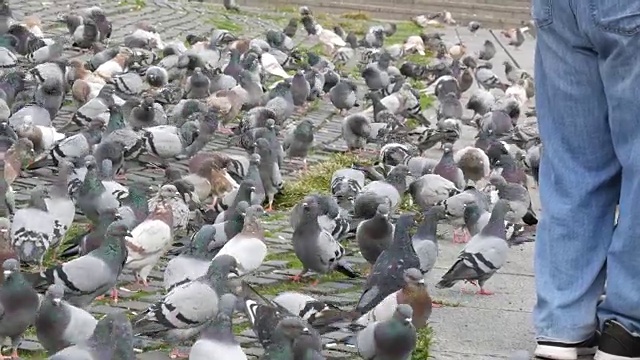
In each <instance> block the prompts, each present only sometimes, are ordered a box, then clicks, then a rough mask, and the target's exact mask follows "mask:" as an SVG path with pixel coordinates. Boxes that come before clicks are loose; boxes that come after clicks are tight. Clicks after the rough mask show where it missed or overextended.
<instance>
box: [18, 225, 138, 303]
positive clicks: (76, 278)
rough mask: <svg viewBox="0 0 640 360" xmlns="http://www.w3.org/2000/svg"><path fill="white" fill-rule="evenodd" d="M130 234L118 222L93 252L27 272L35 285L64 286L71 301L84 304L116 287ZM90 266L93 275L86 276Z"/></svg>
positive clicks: (114, 296)
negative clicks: (34, 271) (126, 238)
mask: <svg viewBox="0 0 640 360" xmlns="http://www.w3.org/2000/svg"><path fill="white" fill-rule="evenodd" d="M127 236H129V237H130V236H131V233H130V232H129V230H128V229H127V227H126V226H125V225H124V224H122V223H119V222H115V223H113V224H111V225H109V227H108V228H107V232H106V234H105V238H104V240H103V241H102V244H101V245H100V247H98V248H97V249H95V250H93V251H91V252H90V253H88V254H86V255H84V256H81V257H78V258H75V259H73V260H70V261H68V262H66V263H62V264H59V265H56V266H53V267H50V268H48V269H46V270H45V271H42V272H40V273H34V274H25V276H26V277H27V280H29V281H30V282H31V283H32V284H33V286H34V287H35V288H36V289H40V288H43V287H48V286H49V285H51V284H60V285H62V286H64V298H65V300H67V301H68V302H69V304H71V305H74V306H77V307H80V308H85V307H86V306H88V305H89V304H91V302H92V301H93V300H94V299H95V298H97V297H98V296H101V295H103V294H104V293H105V292H107V291H108V290H109V289H112V290H113V291H114V292H112V296H113V298H114V300H116V301H117V292H116V291H115V289H114V286H115V285H116V281H117V280H118V276H120V273H121V272H122V267H123V265H124V261H125V260H126V258H127V249H126V246H125V241H126V240H125V237H127ZM87 269H89V271H91V276H87V271H88V270H87Z"/></svg>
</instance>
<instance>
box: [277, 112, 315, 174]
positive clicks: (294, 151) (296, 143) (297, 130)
mask: <svg viewBox="0 0 640 360" xmlns="http://www.w3.org/2000/svg"><path fill="white" fill-rule="evenodd" d="M313 128H314V125H313V122H311V120H308V119H305V120H302V121H301V122H299V123H298V125H296V126H295V127H292V128H291V130H290V131H289V132H288V133H287V134H286V135H285V138H284V141H283V143H282V149H283V150H284V151H286V154H287V156H288V157H289V158H301V159H302V164H303V165H304V170H307V154H308V153H309V150H310V149H311V146H312V145H313V138H314V137H313Z"/></svg>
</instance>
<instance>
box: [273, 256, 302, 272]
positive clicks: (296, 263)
mask: <svg viewBox="0 0 640 360" xmlns="http://www.w3.org/2000/svg"><path fill="white" fill-rule="evenodd" d="M264 260H265V261H272V260H278V261H286V262H287V265H286V266H285V267H286V268H287V269H302V262H300V259H298V257H297V256H296V254H295V253H293V252H285V253H277V254H269V255H267V257H266V258H265V259H264Z"/></svg>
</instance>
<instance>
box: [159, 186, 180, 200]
mask: <svg viewBox="0 0 640 360" xmlns="http://www.w3.org/2000/svg"><path fill="white" fill-rule="evenodd" d="M159 193H160V198H162V199H164V200H169V199H177V198H178V197H179V196H180V193H179V192H178V189H177V188H176V187H175V185H171V184H167V185H163V186H162V187H161V188H160V191H159Z"/></svg>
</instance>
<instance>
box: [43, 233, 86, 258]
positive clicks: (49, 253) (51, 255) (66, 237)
mask: <svg viewBox="0 0 640 360" xmlns="http://www.w3.org/2000/svg"><path fill="white" fill-rule="evenodd" d="M88 226H89V225H88V224H77V223H76V224H71V227H69V230H67V232H66V233H65V234H64V238H63V239H62V241H61V242H60V244H58V246H56V248H55V249H53V251H47V253H46V255H45V256H44V260H43V262H42V263H43V265H44V266H45V267H49V266H54V265H56V264H57V261H56V259H57V257H58V252H59V251H62V250H64V248H65V246H64V245H65V244H67V243H68V242H69V241H71V240H72V239H73V238H75V237H76V236H78V235H80V234H82V233H84V232H85V231H86V230H87V227H88Z"/></svg>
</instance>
